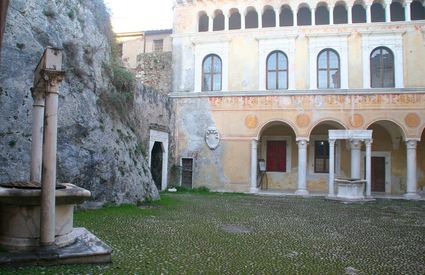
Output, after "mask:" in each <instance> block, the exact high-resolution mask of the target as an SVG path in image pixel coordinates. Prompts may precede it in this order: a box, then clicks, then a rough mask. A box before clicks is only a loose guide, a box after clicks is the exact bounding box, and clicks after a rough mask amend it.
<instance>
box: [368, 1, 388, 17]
mask: <svg viewBox="0 0 425 275" xmlns="http://www.w3.org/2000/svg"><path fill="white" fill-rule="evenodd" d="M370 12H371V17H372V18H371V19H372V22H385V8H384V5H383V4H381V3H379V2H375V3H373V4H372V6H371V7H370Z"/></svg>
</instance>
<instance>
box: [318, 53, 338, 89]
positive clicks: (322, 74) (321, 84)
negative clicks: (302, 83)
mask: <svg viewBox="0 0 425 275" xmlns="http://www.w3.org/2000/svg"><path fill="white" fill-rule="evenodd" d="M340 67H341V66H340V61H339V55H338V53H337V52H336V51H335V50H333V49H324V50H322V51H321V52H320V53H319V54H318V56H317V88H318V89H333V88H340V87H341V68H340Z"/></svg>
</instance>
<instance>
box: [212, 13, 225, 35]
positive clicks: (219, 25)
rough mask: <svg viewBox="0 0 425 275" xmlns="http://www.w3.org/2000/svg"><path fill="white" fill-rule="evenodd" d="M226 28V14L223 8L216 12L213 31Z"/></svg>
mask: <svg viewBox="0 0 425 275" xmlns="http://www.w3.org/2000/svg"><path fill="white" fill-rule="evenodd" d="M222 30H224V14H223V12H222V11H221V10H216V11H215V12H214V20H213V31H222Z"/></svg>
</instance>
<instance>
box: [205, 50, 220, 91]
mask: <svg viewBox="0 0 425 275" xmlns="http://www.w3.org/2000/svg"><path fill="white" fill-rule="evenodd" d="M221 84H222V62H221V58H220V57H219V56H218V55H215V54H209V55H207V56H206V57H205V58H204V60H203V62H202V91H221Z"/></svg>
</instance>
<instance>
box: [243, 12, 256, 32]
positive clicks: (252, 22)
mask: <svg viewBox="0 0 425 275" xmlns="http://www.w3.org/2000/svg"><path fill="white" fill-rule="evenodd" d="M245 28H246V29H255V28H258V14H257V11H256V10H255V9H254V8H253V7H249V8H248V9H247V13H246V16H245Z"/></svg>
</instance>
